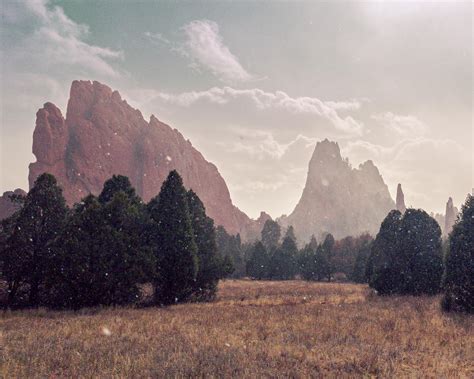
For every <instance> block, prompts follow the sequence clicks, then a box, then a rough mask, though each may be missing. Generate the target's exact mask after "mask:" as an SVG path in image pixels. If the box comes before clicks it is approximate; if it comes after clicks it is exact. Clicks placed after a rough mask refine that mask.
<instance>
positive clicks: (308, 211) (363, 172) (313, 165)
mask: <svg viewBox="0 0 474 379" xmlns="http://www.w3.org/2000/svg"><path fill="white" fill-rule="evenodd" d="M394 207H395V203H394V202H393V200H392V198H391V197H390V193H389V191H388V188H387V185H386V184H385V183H384V181H383V179H382V176H381V175H380V173H379V171H378V169H377V167H375V165H374V164H373V162H372V161H367V162H365V163H363V164H361V165H360V166H359V168H358V169H352V168H351V166H350V164H349V162H348V161H347V160H344V159H342V157H341V153H340V149H339V145H338V144H337V143H335V142H330V141H328V140H324V141H322V142H318V143H317V145H316V148H315V150H314V153H313V156H312V158H311V161H310V162H309V169H308V177H307V180H306V185H305V188H304V190H303V194H302V196H301V199H300V201H299V202H298V204H297V205H296V208H295V209H294V211H293V212H292V213H291V214H290V215H289V216H283V217H281V218H280V219H279V222H280V223H281V224H282V226H283V227H287V226H288V225H293V227H294V228H295V233H296V237H297V238H298V241H299V242H307V241H309V240H310V238H311V235H313V234H314V235H315V236H316V237H317V238H319V237H320V236H321V234H322V233H326V232H329V233H332V234H333V235H334V237H335V238H342V237H345V236H348V235H352V236H356V235H359V234H361V233H364V232H369V233H371V234H375V233H377V232H378V230H379V228H380V223H381V222H382V220H383V219H384V218H385V216H386V215H387V213H388V212H389V211H390V210H391V209H394Z"/></svg>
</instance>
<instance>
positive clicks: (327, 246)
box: [0, 171, 474, 312]
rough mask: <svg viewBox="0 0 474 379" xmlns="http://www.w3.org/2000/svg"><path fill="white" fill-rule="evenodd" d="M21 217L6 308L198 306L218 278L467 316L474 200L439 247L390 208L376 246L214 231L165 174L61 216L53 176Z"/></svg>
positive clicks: (472, 296)
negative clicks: (418, 299) (342, 285)
mask: <svg viewBox="0 0 474 379" xmlns="http://www.w3.org/2000/svg"><path fill="white" fill-rule="evenodd" d="M12 200H13V201H17V202H19V203H21V207H20V209H19V210H18V211H17V212H16V213H14V214H13V215H12V216H10V217H9V218H7V219H4V220H2V222H1V224H0V289H1V288H2V287H4V288H5V289H6V291H5V292H6V299H5V301H4V304H5V305H6V306H8V307H29V306H32V307H36V306H47V307H51V308H66V309H78V308H81V307H91V306H97V305H124V304H136V303H139V302H143V288H144V286H145V284H147V285H150V284H151V287H152V291H151V293H152V295H151V297H150V298H149V299H148V300H147V303H148V304H151V305H168V304H174V303H179V302H186V301H208V300H212V299H213V298H214V297H215V295H216V290H217V284H218V282H219V280H220V279H222V278H225V277H229V276H230V277H233V278H241V277H250V278H252V279H257V280H289V279H295V278H301V279H304V280H311V281H331V280H334V279H341V278H344V279H346V280H351V281H353V282H358V283H368V284H369V286H370V287H372V288H373V289H374V290H376V291H377V292H378V293H379V294H381V295H392V294H402V295H404V294H408V295H421V294H430V295H431V294H436V293H439V292H441V291H443V292H444V297H443V301H442V305H443V309H445V310H464V311H468V312H473V309H474V304H473V303H474V283H473V281H474V242H473V241H474V200H473V196H472V195H469V196H468V198H467V200H466V203H465V204H464V205H463V207H462V211H461V213H460V215H459V218H458V220H457V222H456V224H455V225H454V228H453V231H452V232H451V234H450V236H449V240H448V241H447V246H446V248H445V249H443V245H442V240H441V230H440V227H439V225H438V224H437V222H436V221H435V220H434V219H433V218H432V217H430V216H429V215H428V214H427V213H426V212H425V211H423V210H420V209H408V210H407V211H406V212H404V214H401V213H400V212H399V211H396V210H394V211H391V212H390V213H389V214H388V215H387V217H386V218H385V219H384V221H383V222H382V224H381V226H380V230H379V232H378V233H377V235H376V238H375V239H372V237H371V236H370V235H368V234H365V235H361V236H359V237H346V238H343V239H341V240H338V241H336V240H335V239H334V237H333V236H332V235H331V234H326V235H324V236H322V238H321V242H320V243H318V242H317V240H316V238H315V237H314V236H313V237H312V238H311V240H310V242H309V243H308V244H306V245H305V246H303V247H302V248H301V249H298V245H297V241H296V237H295V232H294V229H293V227H292V226H289V227H288V228H287V229H286V231H285V233H284V235H282V230H281V227H280V225H279V224H278V223H277V222H276V221H273V220H267V221H266V222H265V224H264V226H263V229H262V231H261V238H260V240H258V241H255V242H254V243H242V241H241V239H240V235H238V234H237V235H235V236H234V235H229V234H228V233H227V232H226V231H225V229H224V228H223V227H222V226H218V227H217V228H216V227H215V226H214V222H213V220H212V219H211V218H209V217H208V216H207V215H206V212H205V208H204V205H203V203H202V201H201V200H200V199H199V197H198V196H197V195H196V194H195V193H194V192H193V191H192V190H189V191H187V190H186V189H185V188H184V186H183V183H182V179H181V177H180V176H179V174H178V173H177V172H176V171H171V172H170V174H169V176H168V178H167V179H166V180H165V182H164V183H163V185H162V187H161V190H160V192H159V194H158V195H157V196H156V197H154V198H153V199H151V200H150V201H149V202H148V203H147V204H145V203H144V202H143V201H142V200H141V199H140V198H139V196H138V195H137V194H136V192H135V189H134V188H133V187H132V186H131V184H130V181H129V179H128V178H127V177H124V176H120V175H118V176H113V177H112V178H111V179H109V180H108V181H106V182H105V183H104V186H103V190H102V192H101V193H100V194H99V195H98V196H94V195H88V196H86V197H85V198H84V199H83V200H82V201H81V202H80V203H78V204H75V205H74V206H73V207H72V209H70V208H68V207H67V205H66V202H65V200H64V198H63V195H62V190H61V188H60V187H59V186H58V184H57V182H56V179H55V178H54V176H52V175H50V174H43V175H41V176H39V177H38V178H37V180H36V182H35V184H34V186H33V187H32V189H31V190H30V191H29V193H28V194H27V195H26V196H25V197H20V196H14V197H13V198H12Z"/></svg>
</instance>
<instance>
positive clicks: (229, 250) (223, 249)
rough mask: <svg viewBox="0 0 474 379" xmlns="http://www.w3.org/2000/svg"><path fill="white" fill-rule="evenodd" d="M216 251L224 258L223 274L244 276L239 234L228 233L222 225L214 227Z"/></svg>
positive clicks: (236, 276)
mask: <svg viewBox="0 0 474 379" xmlns="http://www.w3.org/2000/svg"><path fill="white" fill-rule="evenodd" d="M216 242H217V251H218V254H219V256H220V257H221V259H224V267H225V269H224V272H225V276H226V277H227V276H231V277H233V278H242V277H244V276H245V259H244V257H243V252H242V242H241V240H240V235H239V234H237V235H236V236H231V235H229V234H228V233H227V232H226V230H225V229H224V227H223V226H221V225H219V226H218V227H217V229H216Z"/></svg>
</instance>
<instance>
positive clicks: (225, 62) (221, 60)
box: [183, 20, 253, 83]
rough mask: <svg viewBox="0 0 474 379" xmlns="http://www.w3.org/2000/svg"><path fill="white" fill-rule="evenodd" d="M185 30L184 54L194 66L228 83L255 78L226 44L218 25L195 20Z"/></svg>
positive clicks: (207, 21)
mask: <svg viewBox="0 0 474 379" xmlns="http://www.w3.org/2000/svg"><path fill="white" fill-rule="evenodd" d="M183 30H184V32H185V34H186V42H185V46H184V50H183V52H184V54H185V55H186V56H188V57H189V58H190V59H191V60H192V63H193V65H194V66H196V67H200V68H205V69H207V70H209V71H211V72H212V73H213V74H214V75H215V76H216V77H218V78H219V79H220V80H221V81H223V82H226V83H235V82H245V81H249V80H251V79H252V78H253V76H252V75H251V74H249V73H248V72H247V71H246V70H245V69H244V68H243V67H242V65H241V64H240V62H239V60H238V59H237V57H236V56H235V55H234V54H232V53H231V51H230V50H229V48H228V47H227V46H226V45H225V44H224V41H223V38H222V36H221V35H220V34H219V26H218V25H217V23H215V22H213V21H209V20H195V21H192V22H190V23H189V24H186V25H185V26H184V27H183Z"/></svg>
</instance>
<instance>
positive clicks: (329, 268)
mask: <svg viewBox="0 0 474 379" xmlns="http://www.w3.org/2000/svg"><path fill="white" fill-rule="evenodd" d="M334 244H335V241H334V237H333V236H332V234H330V233H329V234H328V235H327V236H326V238H325V239H324V242H323V244H322V254H323V257H324V259H323V262H322V263H323V264H322V268H321V271H322V273H323V276H324V277H325V278H327V280H328V282H330V281H331V279H332V274H333V273H334V262H333V257H334Z"/></svg>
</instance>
